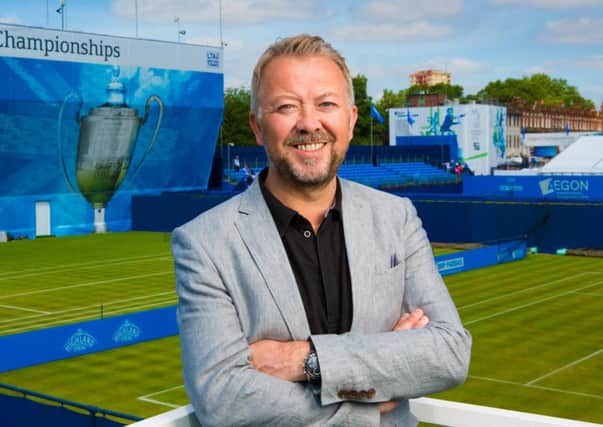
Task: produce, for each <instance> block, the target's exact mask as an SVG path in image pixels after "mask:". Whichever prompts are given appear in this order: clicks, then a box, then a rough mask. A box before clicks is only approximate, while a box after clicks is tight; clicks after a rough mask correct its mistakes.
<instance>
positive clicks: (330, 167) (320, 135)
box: [266, 131, 345, 189]
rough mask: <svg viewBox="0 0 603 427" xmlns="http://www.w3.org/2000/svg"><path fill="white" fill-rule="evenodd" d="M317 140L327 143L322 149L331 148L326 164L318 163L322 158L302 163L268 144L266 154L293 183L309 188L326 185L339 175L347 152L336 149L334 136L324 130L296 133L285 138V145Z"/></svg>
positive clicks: (274, 165)
mask: <svg viewBox="0 0 603 427" xmlns="http://www.w3.org/2000/svg"><path fill="white" fill-rule="evenodd" d="M315 142H321V143H326V144H327V146H326V147H323V148H321V150H329V153H328V154H329V157H328V159H327V161H326V163H327V164H326V166H324V167H320V166H318V165H317V163H318V162H322V159H306V160H304V161H303V162H302V163H301V164H300V162H299V160H295V159H293V158H292V157H293V156H288V155H287V154H285V155H279V154H278V153H277V152H276V150H273V149H272V146H271V145H266V154H267V155H268V159H269V160H270V166H271V167H273V168H274V169H275V170H276V171H277V173H278V174H279V175H280V176H281V177H283V178H284V179H285V180H287V181H288V182H290V183H292V184H293V185H296V186H299V187H302V188H307V189H316V188H322V187H324V186H326V185H327V184H328V183H330V182H331V181H332V180H333V178H334V177H335V175H337V170H338V169H339V166H340V165H341V163H343V159H344V157H345V153H341V154H339V153H338V152H337V151H336V150H335V137H334V136H332V135H331V134H328V133H326V132H324V131H322V132H316V133H314V134H299V133H294V134H292V135H290V136H289V137H288V138H287V139H286V140H285V146H292V145H297V144H300V143H315Z"/></svg>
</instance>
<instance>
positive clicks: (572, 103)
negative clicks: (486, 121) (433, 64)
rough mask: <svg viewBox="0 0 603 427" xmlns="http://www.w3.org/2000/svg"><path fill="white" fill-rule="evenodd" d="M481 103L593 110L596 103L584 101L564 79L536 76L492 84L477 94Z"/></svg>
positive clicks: (544, 75) (537, 74) (538, 74)
mask: <svg viewBox="0 0 603 427" xmlns="http://www.w3.org/2000/svg"><path fill="white" fill-rule="evenodd" d="M477 97H478V98H479V99H481V100H489V101H495V102H499V103H501V104H507V105H509V104H514V103H516V102H517V101H518V100H519V101H520V102H521V103H523V104H525V105H534V104H537V103H541V104H543V105H547V106H556V107H566V108H579V109H583V110H592V109H594V108H595V105H594V103H593V102H592V101H591V100H589V99H585V98H583V97H582V96H581V95H580V93H579V92H578V89H576V87H575V86H571V85H570V84H568V82H567V80H565V79H554V78H550V77H549V76H547V75H546V74H543V73H536V74H533V75H531V76H530V77H526V76H524V77H522V78H521V79H514V78H508V79H506V80H505V81H504V82H503V81H500V80H496V81H494V82H490V83H488V84H487V85H486V87H484V88H483V89H482V90H480V91H479V92H478V93H477Z"/></svg>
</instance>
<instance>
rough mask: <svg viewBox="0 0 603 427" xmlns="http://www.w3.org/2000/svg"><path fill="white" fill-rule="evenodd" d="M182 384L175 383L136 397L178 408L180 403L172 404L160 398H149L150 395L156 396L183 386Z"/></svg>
mask: <svg viewBox="0 0 603 427" xmlns="http://www.w3.org/2000/svg"><path fill="white" fill-rule="evenodd" d="M183 387H184V385H177V386H175V387H170V388H166V389H164V390H160V391H156V392H155V393H150V394H145V395H144V396H139V397H137V399H138V400H142V401H144V402H149V403H156V404H157V405H163V406H169V407H170V408H179V407H180V406H182V405H174V404H171V403H167V402H162V401H161V400H155V399H149V397H150V396H157V395H158V394H163V393H167V392H168V391H172V390H177V389H179V388H183Z"/></svg>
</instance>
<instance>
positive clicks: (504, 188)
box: [498, 185, 523, 192]
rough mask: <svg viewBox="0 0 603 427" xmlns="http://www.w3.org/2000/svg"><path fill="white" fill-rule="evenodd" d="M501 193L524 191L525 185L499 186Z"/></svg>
mask: <svg viewBox="0 0 603 427" xmlns="http://www.w3.org/2000/svg"><path fill="white" fill-rule="evenodd" d="M498 190H499V191H519V192H521V191H523V185H499V186H498Z"/></svg>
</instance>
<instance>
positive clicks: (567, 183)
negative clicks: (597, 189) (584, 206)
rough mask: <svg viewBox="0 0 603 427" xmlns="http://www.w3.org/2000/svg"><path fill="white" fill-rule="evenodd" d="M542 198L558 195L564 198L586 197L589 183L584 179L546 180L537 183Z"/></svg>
mask: <svg viewBox="0 0 603 427" xmlns="http://www.w3.org/2000/svg"><path fill="white" fill-rule="evenodd" d="M538 185H539V186H540V192H541V193H542V195H543V196H548V195H550V194H558V195H562V196H565V197H588V195H587V194H585V193H587V192H588V188H589V181H588V180H586V179H561V178H547V179H543V180H542V181H540V182H539V183H538Z"/></svg>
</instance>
